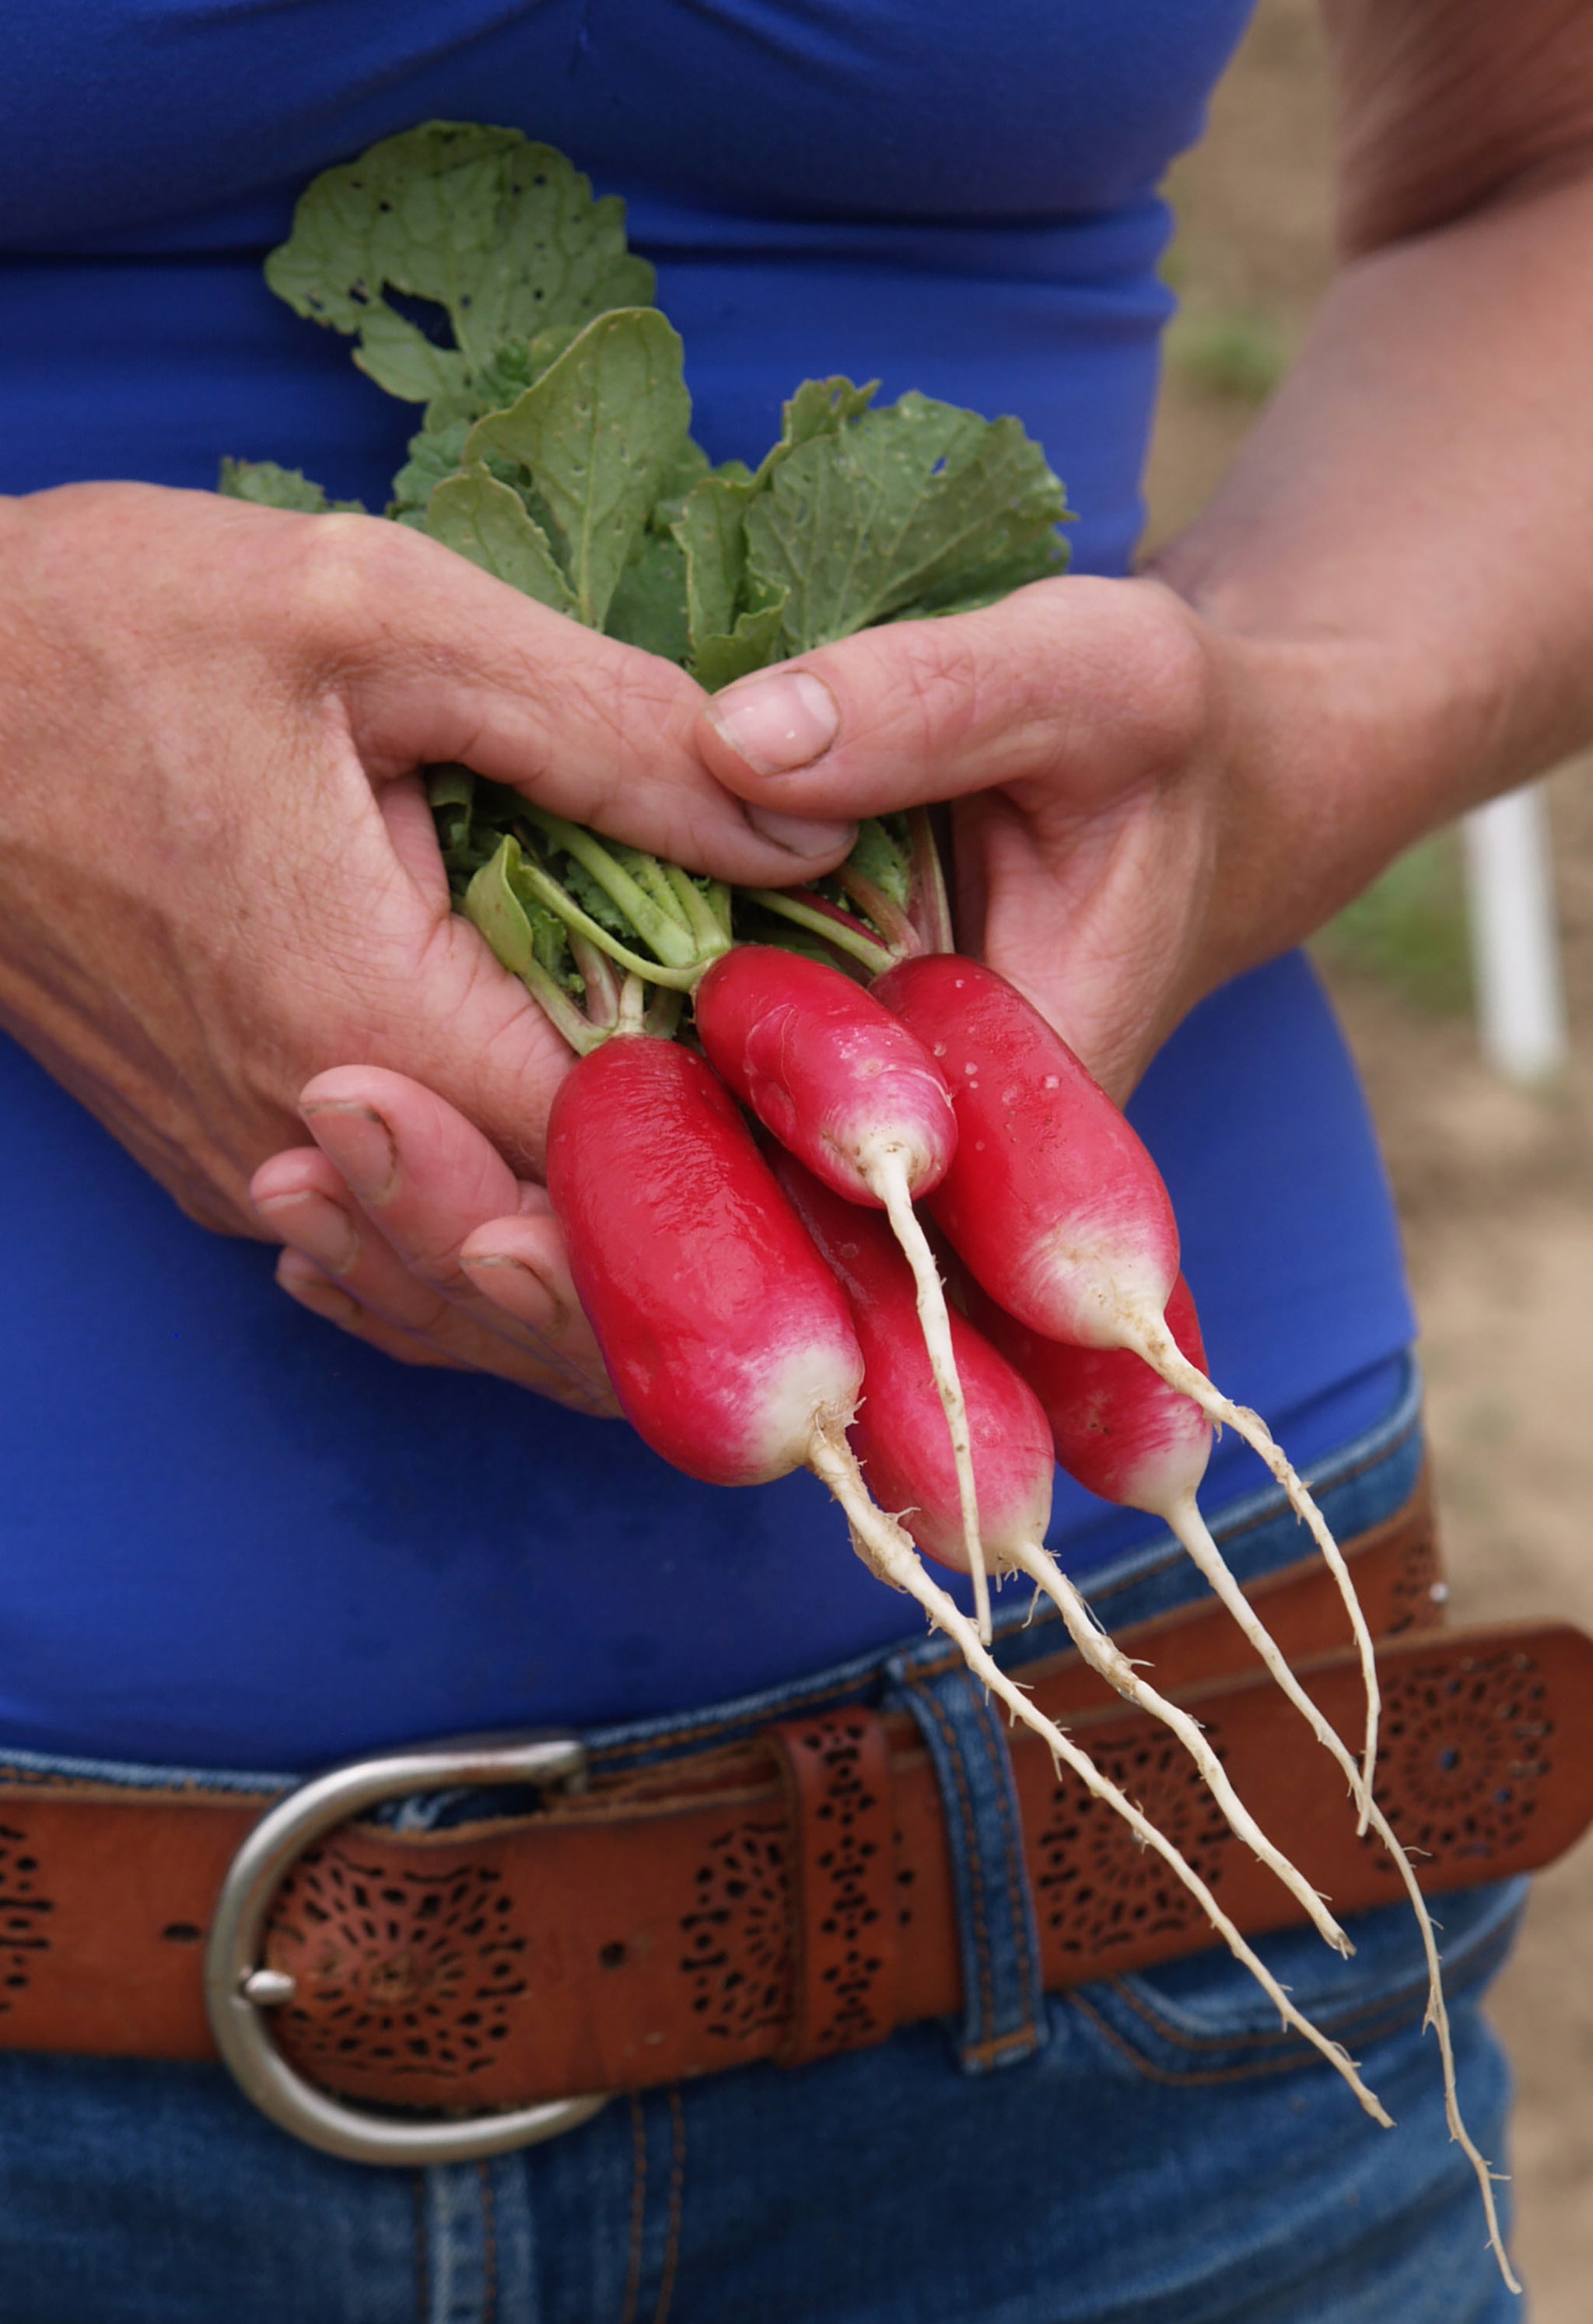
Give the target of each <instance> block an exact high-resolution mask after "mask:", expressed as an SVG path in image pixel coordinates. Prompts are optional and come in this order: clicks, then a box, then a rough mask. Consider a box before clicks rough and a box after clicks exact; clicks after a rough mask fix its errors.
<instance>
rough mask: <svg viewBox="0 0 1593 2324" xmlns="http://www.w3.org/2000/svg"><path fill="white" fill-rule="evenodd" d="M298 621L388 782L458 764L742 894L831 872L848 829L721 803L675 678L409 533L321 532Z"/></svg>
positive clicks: (664, 665)
mask: <svg viewBox="0 0 1593 2324" xmlns="http://www.w3.org/2000/svg"><path fill="white" fill-rule="evenodd" d="M313 523H314V526H315V528H316V530H315V531H314V532H313V533H312V534H311V535H310V536H308V543H307V547H306V549H305V551H304V552H303V572H302V579H301V586H300V587H299V600H298V609H297V610H298V616H299V620H300V621H301V622H303V623H304V624H305V626H306V629H307V632H308V637H309V638H310V639H311V640H312V641H313V643H314V648H315V652H316V659H317V666H318V667H319V668H320V669H323V670H324V671H326V673H327V679H328V680H329V685H330V689H331V691H332V692H334V693H335V694H336V696H338V697H339V698H340V700H341V701H342V703H343V705H344V706H345V715H346V716H347V718H348V721H349V724H350V728H351V730H352V737H353V740H354V742H355V748H356V749H357V751H358V752H359V755H360V758H361V760H362V761H363V762H364V766H365V768H366V770H367V771H368V773H369V774H370V775H371V776H372V777H373V779H376V780H378V781H380V780H382V779H387V778H391V777H393V776H398V775H401V774H405V773H408V772H409V771H410V770H411V769H412V768H414V767H416V766H419V765H423V764H426V763H428V762H437V761H462V762H463V763H464V764H465V765H466V766H468V767H470V768H471V769H472V770H474V772H475V773H477V774H480V775H484V776H487V777H488V778H490V779H492V780H493V781H495V782H501V783H507V784H510V785H511V786H512V787H513V788H516V789H518V790H520V791H523V792H524V793H525V794H526V796H527V797H528V798H532V799H535V800H536V801H537V802H538V804H539V805H540V806H542V807H548V808H549V809H551V810H552V811H553V812H554V813H556V814H557V815H562V816H568V817H570V818H571V819H572V820H573V821H575V822H578V823H590V824H593V825H595V826H596V827H597V828H598V829H599V830H601V831H602V832H603V835H605V836H606V837H608V838H612V839H618V840H623V841H626V842H628V843H629V844H631V845H632V846H634V847H640V848H644V849H646V850H647V851H648V852H649V853H651V854H656V855H662V856H667V857H670V858H672V859H674V860H675V861H677V862H682V863H684V864H686V866H687V868H688V869H690V870H692V871H706V872H710V873H712V874H713V875H714V876H715V877H717V878H719V879H724V880H732V881H741V882H743V883H745V884H747V885H750V886H759V887H767V886H778V885H781V884H784V883H787V882H789V881H796V880H804V879H809V878H811V877H813V876H814V874H815V871H822V870H825V869H828V868H830V867H831V866H832V865H833V864H835V863H837V862H840V861H841V859H842V857H843V855H844V854H845V853H846V852H847V850H848V848H849V847H850V846H851V844H852V838H853V836H854V834H853V831H852V825H851V821H850V819H844V820H833V821H831V822H829V823H826V822H825V821H824V819H822V818H820V819H818V820H816V821H815V820H811V819H806V818H805V819H804V820H803V821H802V822H800V823H798V822H794V821H790V822H788V821H787V819H785V818H784V817H782V816H780V815H779V813H778V811H777V812H775V813H774V814H773V815H765V814H764V813H763V812H762V811H761V809H760V808H759V807H757V806H756V805H754V806H752V807H749V806H748V805H746V804H744V803H743V802H742V801H741V798H739V797H737V796H735V795H734V794H732V793H729V792H727V791H725V790H724V789H723V788H722V787H721V785H720V784H719V783H718V782H717V781H716V780H715V779H714V776H713V775H712V774H711V773H710V772H709V771H708V770H706V769H705V768H704V764H703V761H702V760H701V757H700V756H699V754H698V752H697V751H696V749H695V743H694V729H695V720H696V715H697V713H698V711H699V710H700V708H701V706H702V704H703V700H704V696H703V691H702V688H701V687H699V686H698V685H697V684H696V682H695V679H693V678H688V677H687V675H686V672H685V670H683V669H677V667H676V665H675V664H674V663H673V662H669V661H666V660H663V659H661V658H660V657H658V655H656V654H650V653H644V652H643V651H641V650H640V648H639V647H635V646H629V645H623V644H622V643H621V642H620V641H619V640H618V639H615V638H608V637H604V636H603V635H602V634H601V633H600V632H596V631H593V630H588V629H585V628H583V627H582V626H581V624H580V623H579V622H574V621H571V620H569V619H568V618H567V617H566V615H564V614H562V613H554V612H552V611H550V610H549V608H548V607H547V606H545V605H541V604H538V603H537V602H536V601H535V600H534V599H533V598H529V597H527V596H523V595H521V594H520V592H519V591H518V590H516V589H511V588H510V587H509V586H508V585H507V584H506V583H504V582H502V581H499V580H496V579H494V577H493V576H492V575H491V574H489V573H484V572H483V571H481V570H480V569H479V568H478V567H476V566H474V565H473V564H471V563H470V562H469V560H468V559H467V558H464V557H461V556H458V555H456V553H455V552H454V551H453V550H451V549H446V548H444V547H443V546H442V544H441V543H440V542H437V541H434V540H430V539H428V538H427V537H426V536H425V535H424V534H422V533H419V532H417V531H415V530H413V529H412V528H410V527H409V526H407V525H398V524H389V523H385V522H380V521H375V520H373V519H371V518H368V517H355V516H332V517H317V518H315V519H314V520H313Z"/></svg>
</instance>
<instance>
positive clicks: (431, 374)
mask: <svg viewBox="0 0 1593 2324" xmlns="http://www.w3.org/2000/svg"><path fill="white" fill-rule="evenodd" d="M266 280H267V281H268V282H269V283H270V285H271V287H272V290H273V291H275V292H276V294H277V296H278V297H279V298H280V299H284V300H286V301H287V303H288V304H289V306H290V307H291V308H293V309H294V310H295V312H296V313H298V314H300V315H305V316H308V317H309V318H311V319H312V320H313V321H315V322H318V323H324V324H327V325H329V326H330V327H331V328H332V329H334V330H336V331H342V332H345V333H346V334H348V335H349V336H351V337H357V338H358V339H359V342H360V346H359V352H358V353H357V354H356V355H355V362H356V363H357V364H359V365H360V366H361V368H362V369H363V370H364V371H366V372H368V373H369V374H370V375H371V377H372V378H373V380H375V381H376V382H377V383H378V385H380V386H382V387H384V388H386V389H387V391H388V392H389V393H390V394H392V395H399V396H403V397H406V398H408V399H409V400H410V401H412V402H417V403H424V402H428V401H430V399H431V398H432V397H434V396H440V395H446V394H448V393H449V392H454V391H456V390H458V389H460V388H462V387H465V386H466V385H467V384H468V383H469V382H470V380H471V379H472V378H473V376H474V374H475V373H477V372H478V371H480V370H481V368H482V367H483V364H486V363H487V362H488V360H489V359H490V358H491V357H492V356H493V355H495V354H496V353H497V352H498V350H499V349H500V348H502V347H503V346H507V345H510V344H511V343H512V342H514V341H517V340H524V339H529V338H530V337H533V336H534V335H535V334H536V333H538V332H540V331H543V330H546V329H548V327H550V326H553V327H557V326H573V327H576V328H580V327H583V326H584V325H585V324H586V323H588V322H589V321H590V320H591V319H592V318H593V317H594V315H599V314H603V313H604V312H606V311H607V309H610V308H612V307H635V306H640V305H643V304H645V303H647V302H648V301H649V300H651V298H652V295H653V271H652V268H651V267H650V266H649V264H648V263H647V262H646V260H645V259H641V258H636V257H633V256H632V255H631V254H630V253H629V252H628V251H627V249H626V247H625V209H624V204H623V203H622V202H621V201H619V200H618V199H617V198H614V197H612V196H610V197H608V198H605V199H604V200H603V201H594V200H593V198H592V187H591V184H590V181H589V180H587V179H585V178H584V177H583V176H582V175H581V174H580V172H579V171H577V170H575V169H573V168H572V167H571V165H570V163H569V162H568V161H566V159H565V157H564V155H563V154H562V153H557V152H554V150H553V148H552V147H551V146H550V145H534V144H532V143H529V140H528V139H526V138H525V137H522V136H521V134H520V132H519V130H517V129H496V128H491V127H488V126H485V125H483V124H475V123H470V122H450V121H429V122H427V123H425V124H422V126H421V127H419V129H411V130H407V131H406V132H405V133H404V134H403V135H402V136H399V137H388V138H384V139H383V140H382V142H381V143H380V144H376V145H373V146H372V147H371V148H370V150H369V152H365V153H363V154H362V155H361V156H360V158H359V160H358V161H350V162H346V163H345V164H344V165H343V166H342V167H340V168H338V169H335V170H326V171H322V173H321V175H320V176H319V177H318V178H317V179H315V180H314V181H313V182H312V183H311V185H310V186H309V188H308V190H307V191H306V192H305V194H304V195H303V196H302V197H301V198H300V200H299V206H298V208H297V209H296V210H295V211H294V214H293V230H292V233H291V234H290V236H289V238H288V240H287V241H286V242H285V243H283V244H281V246H280V247H279V248H278V249H276V250H273V251H272V254H271V256H270V258H269V259H268V260H267V261H266ZM392 293H397V294H399V295H400V296H401V297H406V298H410V299H419V300H430V301H433V302H434V303H435V304H436V305H437V306H438V307H440V308H442V309H443V310H444V312H445V313H446V315H447V321H448V323H449V325H450V327H451V329H452V334H453V342H452V345H451V346H437V345H434V344H433V342H432V340H431V339H430V338H429V337H428V335H427V333H426V332H425V331H424V330H423V329H422V328H421V327H420V326H419V324H418V323H416V322H414V321H412V320H410V318H409V317H408V316H406V315H405V314H403V313H402V312H401V310H400V309H398V308H397V307H395V306H394V305H393V304H392V303H391V296H390V294H392Z"/></svg>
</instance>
